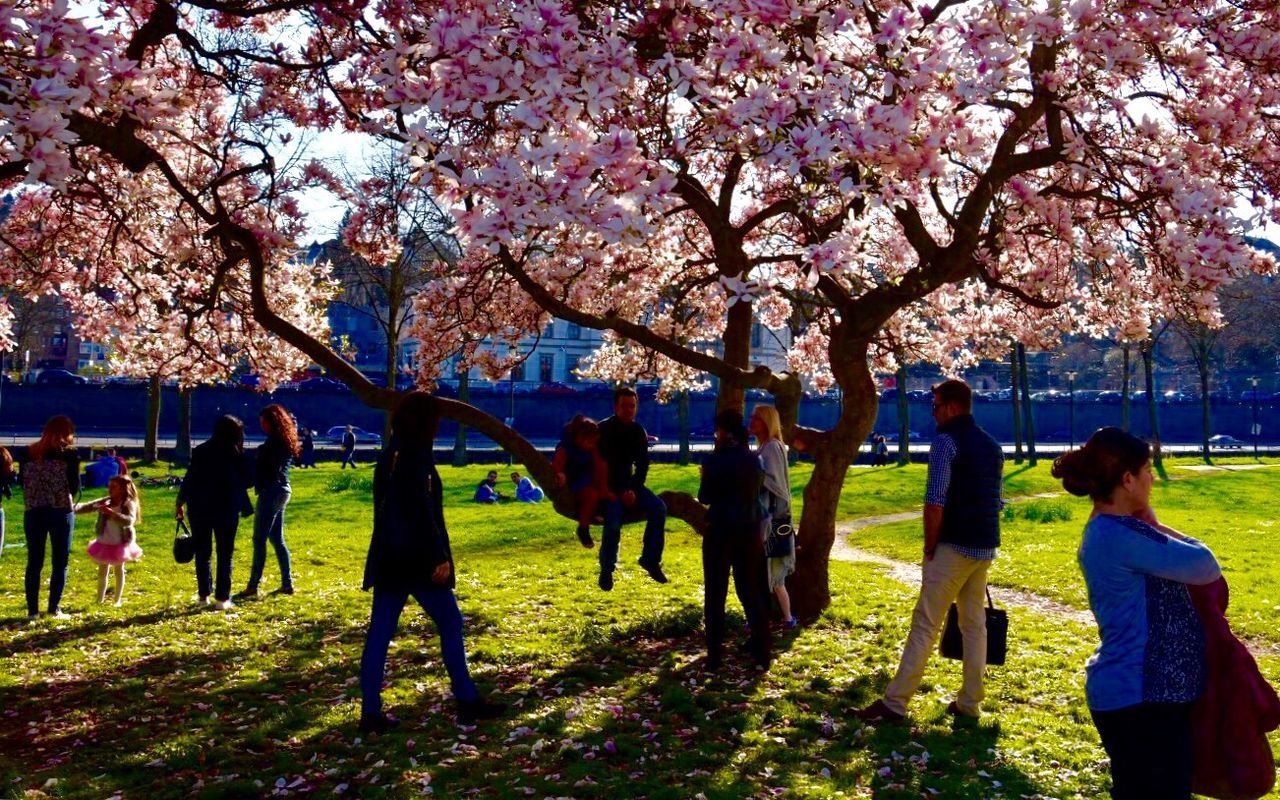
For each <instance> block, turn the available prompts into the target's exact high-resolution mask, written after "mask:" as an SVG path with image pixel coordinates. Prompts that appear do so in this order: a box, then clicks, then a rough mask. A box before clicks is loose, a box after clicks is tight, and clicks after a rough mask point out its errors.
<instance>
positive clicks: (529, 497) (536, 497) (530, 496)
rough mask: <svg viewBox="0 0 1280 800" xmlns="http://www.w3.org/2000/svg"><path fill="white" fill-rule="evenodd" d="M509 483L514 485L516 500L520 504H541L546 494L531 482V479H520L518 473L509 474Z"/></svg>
mask: <svg viewBox="0 0 1280 800" xmlns="http://www.w3.org/2000/svg"><path fill="white" fill-rule="evenodd" d="M511 482H512V483H514V484H515V485H516V500H517V501H519V502H521V503H541V502H542V498H544V497H546V493H545V492H543V491H542V487H541V486H539V485H538V484H536V483H534V482H533V478H522V477H521V476H520V473H519V472H513V473H511Z"/></svg>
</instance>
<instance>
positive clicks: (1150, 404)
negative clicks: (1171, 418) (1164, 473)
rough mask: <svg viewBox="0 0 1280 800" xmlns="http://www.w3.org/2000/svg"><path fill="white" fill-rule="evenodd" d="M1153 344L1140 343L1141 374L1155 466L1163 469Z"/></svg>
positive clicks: (1151, 342) (1149, 342) (1150, 342)
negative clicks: (1145, 394)
mask: <svg viewBox="0 0 1280 800" xmlns="http://www.w3.org/2000/svg"><path fill="white" fill-rule="evenodd" d="M1154 349H1155V342H1153V341H1151V340H1150V339H1148V340H1147V341H1145V342H1143V343H1142V374H1143V378H1144V379H1145V381H1146V387H1147V415H1148V419H1149V420H1150V422H1151V443H1152V444H1153V445H1155V447H1154V448H1153V449H1154V451H1155V466H1156V469H1157V470H1162V469H1164V454H1163V453H1161V452H1160V417H1159V416H1158V415H1157V414H1156V378H1155V370H1154V369H1153V367H1152V364H1151V362H1152V350H1154Z"/></svg>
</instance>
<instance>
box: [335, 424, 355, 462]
mask: <svg viewBox="0 0 1280 800" xmlns="http://www.w3.org/2000/svg"><path fill="white" fill-rule="evenodd" d="M347 465H350V466H351V468H352V469H355V468H356V432H355V430H354V429H352V427H351V426H350V425H348V426H347V429H346V431H344V432H343V434H342V464H340V465H339V466H338V469H346V468H347Z"/></svg>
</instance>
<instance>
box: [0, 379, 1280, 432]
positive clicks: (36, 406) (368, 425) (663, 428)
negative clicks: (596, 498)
mask: <svg viewBox="0 0 1280 800" xmlns="http://www.w3.org/2000/svg"><path fill="white" fill-rule="evenodd" d="M271 402H278V403H281V404H283V405H284V406H285V407H286V408H288V409H289V410H290V411H291V412H293V414H294V415H295V416H297V417H298V419H299V420H301V421H302V422H304V423H305V424H308V425H310V426H311V427H312V428H314V429H316V430H319V431H321V432H324V431H325V430H327V429H328V428H329V427H331V426H333V425H346V424H348V423H350V424H353V425H357V426H359V427H361V428H364V429H366V430H370V431H381V430H382V424H383V415H382V412H381V411H378V410H376V409H371V408H368V407H366V406H364V405H363V404H361V403H360V402H359V401H357V400H356V399H355V397H354V395H352V394H351V393H349V392H346V391H336V392H330V391H311V392H299V391H297V390H281V391H279V392H276V393H275V394H272V395H265V394H259V393H257V392H253V391H251V390H248V389H240V388H228V387H201V388H199V389H197V390H196V391H195V393H194V394H193V396H192V419H193V425H192V427H193V435H194V437H195V438H196V439H197V441H198V440H200V439H201V438H203V437H204V436H205V435H207V434H208V433H209V431H210V430H211V429H212V426H213V421H214V420H215V419H216V418H217V417H218V416H220V415H222V414H235V415H236V416H239V417H240V418H241V419H243V420H245V421H246V423H249V424H250V427H249V430H250V432H251V433H256V432H257V429H256V426H254V425H253V423H254V420H255V418H256V417H257V414H258V411H259V410H260V409H261V408H262V407H263V406H265V405H266V404H268V403H271ZM472 402H473V403H474V404H475V405H477V406H479V407H480V408H481V409H483V410H484V411H486V412H488V413H490V414H493V415H494V416H496V417H498V418H500V419H503V418H506V417H508V416H511V397H510V395H508V394H507V393H505V392H501V391H497V392H491V393H490V392H486V393H483V394H477V395H476V396H473V397H472ZM761 402H763V401H761ZM752 404H753V401H750V400H749V401H748V407H750V406H751V405H752ZM689 407H690V408H689V420H690V427H691V429H693V430H695V431H697V430H699V429H703V430H704V431H709V430H710V421H711V419H712V417H713V416H714V414H715V400H714V399H713V398H709V397H696V398H691V399H690V403H689ZM146 408H147V393H146V387H122V386H102V385H93V384H90V385H86V386H65V387H60V386H34V385H25V386H6V387H4V389H3V392H2V393H0V430H4V431H8V432H23V433H25V432H34V431H39V430H40V428H41V427H42V426H43V425H44V422H45V420H46V419H48V418H49V417H50V416H51V415H53V414H68V415H70V416H71V418H72V419H74V420H75V422H76V425H77V427H78V428H79V429H80V430H82V431H84V432H86V433H87V432H90V431H96V432H103V433H110V432H119V433H125V432H140V431H141V430H142V427H143V424H144V420H145V418H146ZM611 410H612V399H611V398H610V396H608V395H605V394H601V395H584V394H578V395H545V394H517V395H515V427H516V429H517V430H519V431H520V432H521V433H523V434H524V435H525V436H527V437H531V438H555V437H558V436H559V434H560V429H561V427H562V426H563V425H564V423H565V422H566V421H567V420H568V419H569V418H570V417H572V416H573V415H574V414H578V413H582V414H587V415H588V416H592V417H595V418H596V419H602V418H604V417H606V416H608V415H609V414H610V413H611ZM974 411H975V414H976V416H977V418H978V422H979V424H981V425H982V426H983V427H984V428H986V429H987V430H989V431H990V432H991V433H992V435H994V436H995V437H996V438H997V439H1000V440H1003V441H1010V440H1012V437H1013V420H1012V416H1011V414H1010V409H1009V404H1008V403H1007V402H1001V403H978V404H977V405H976V406H975V408H974ZM838 412H839V408H838V406H837V404H836V402H835V401H834V400H829V399H827V400H808V401H805V403H804V404H803V405H802V406H801V412H800V421H801V423H802V424H805V425H809V426H813V427H819V428H826V427H829V426H831V425H832V424H834V422H835V420H836V416H837V414H838ZM1069 412H1070V409H1069V406H1068V404H1067V403H1038V404H1036V407H1035V412H1034V413H1035V420H1036V431H1037V438H1039V439H1041V440H1045V438H1046V437H1047V436H1051V435H1053V434H1055V433H1057V434H1060V436H1058V437H1056V438H1057V440H1058V441H1065V440H1066V438H1067V436H1066V432H1067V430H1068V418H1069ZM909 413H910V420H911V423H910V427H911V429H912V430H914V431H917V432H919V433H921V434H922V435H924V436H926V437H927V436H929V435H931V434H932V433H933V419H932V416H931V414H930V409H929V404H928V403H927V402H920V401H916V402H913V403H911V405H910V409H909ZM177 417H178V396H177V390H176V389H175V388H173V387H166V388H165V389H164V392H163V397H162V401H161V415H160V429H161V433H162V435H168V436H171V435H173V432H174V431H175V430H176V429H177ZM1159 417H1160V427H1161V438H1162V439H1164V440H1165V441H1170V442H1172V441H1185V442H1195V441H1198V440H1199V436H1200V406H1199V405H1198V404H1195V403H1192V404H1161V405H1160V406H1159ZM1258 420H1259V422H1260V423H1261V425H1262V437H1261V438H1262V441H1264V442H1266V441H1277V440H1280V407H1278V406H1277V405H1276V404H1271V403H1263V404H1260V405H1259V407H1258ZM640 421H641V423H642V424H643V425H644V426H645V427H646V428H647V429H648V430H649V432H650V433H653V434H655V435H657V436H658V437H659V438H660V439H661V440H662V441H663V442H674V441H675V440H676V439H677V438H678V436H679V422H678V418H677V406H676V404H675V403H669V404H667V405H659V404H658V403H656V402H654V401H653V400H651V399H644V400H642V401H641V404H640ZM1252 421H1253V406H1252V404H1250V403H1243V404H1237V403H1229V404H1215V405H1214V407H1213V425H1212V428H1213V433H1226V434H1230V435H1232V436H1235V437H1236V438H1238V439H1242V440H1244V441H1252V436H1251V435H1250V426H1251V424H1252ZM1119 424H1120V406H1119V405H1118V404H1117V405H1104V404H1098V403H1083V402H1081V403H1077V404H1076V406H1075V433H1076V439H1077V441H1080V440H1082V439H1084V438H1085V437H1087V436H1088V434H1089V433H1090V432H1091V431H1093V430H1095V429H1097V428H1099V427H1102V426H1104V425H1119ZM875 429H876V430H879V431H882V432H886V433H896V432H897V430H898V421H897V404H896V403H895V402H886V403H882V404H881V405H880V414H879V418H878V419H877V420H876V424H875ZM1130 429H1131V430H1132V431H1133V432H1134V433H1136V434H1137V435H1139V436H1149V435H1150V432H1149V431H1148V426H1147V411H1146V406H1145V405H1135V406H1134V407H1133V412H1132V423H1131V425H1130ZM454 431H455V428H454V427H453V424H452V423H448V422H446V423H445V424H444V425H443V426H442V429H441V439H442V440H444V439H445V438H446V437H452V436H453V434H454Z"/></svg>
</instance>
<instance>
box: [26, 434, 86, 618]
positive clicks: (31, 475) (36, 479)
mask: <svg viewBox="0 0 1280 800" xmlns="http://www.w3.org/2000/svg"><path fill="white" fill-rule="evenodd" d="M75 443H76V426H75V424H74V423H73V422H72V421H71V418H70V417H67V416H64V415H62V414H59V415H58V416H56V417H50V418H49V421H48V422H46V423H45V425H44V432H43V433H42V434H40V441H38V442H36V443H35V444H33V445H31V446H30V447H28V448H27V450H26V453H25V457H24V458H23V461H22V499H23V502H24V503H25V505H26V514H25V515H24V516H23V529H24V532H25V533H26V537H27V575H26V590H27V618H28V619H31V620H34V619H36V617H38V616H39V615H40V572H41V570H43V569H44V550H45V544H46V542H47V543H48V544H49V545H50V547H49V549H50V551H51V552H52V559H53V572H52V574H51V575H50V576H49V606H48V608H49V615H50V616H53V617H58V618H62V617H65V616H67V615H66V614H65V613H63V611H62V590H63V589H64V588H65V587H66V585H67V562H68V560H69V556H70V554H71V532H72V531H73V530H74V529H75V514H74V513H73V512H72V509H73V508H74V507H75V495H77V494H79V492H80V456H79V455H77V454H76V448H75Z"/></svg>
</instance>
